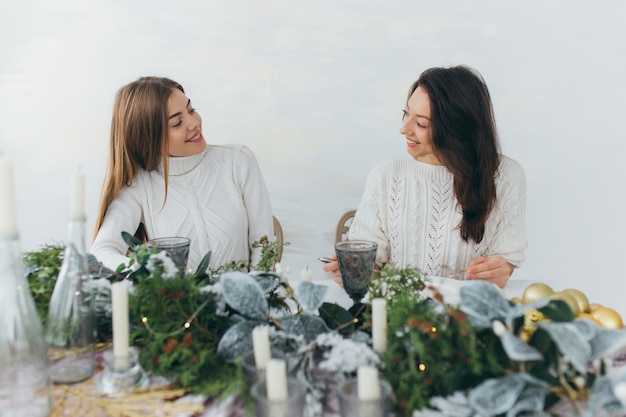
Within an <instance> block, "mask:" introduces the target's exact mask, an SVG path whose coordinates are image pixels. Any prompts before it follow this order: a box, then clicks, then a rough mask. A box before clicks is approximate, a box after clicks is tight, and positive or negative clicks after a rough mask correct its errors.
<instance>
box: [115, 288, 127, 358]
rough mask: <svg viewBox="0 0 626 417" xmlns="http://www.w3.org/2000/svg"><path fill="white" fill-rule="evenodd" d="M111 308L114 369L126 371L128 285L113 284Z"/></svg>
mask: <svg viewBox="0 0 626 417" xmlns="http://www.w3.org/2000/svg"><path fill="white" fill-rule="evenodd" d="M111 307H112V310H113V358H114V359H113V361H114V364H113V367H114V368H115V369H118V370H125V369H127V368H128V366H129V361H128V356H129V343H128V341H129V331H128V321H129V320H128V285H126V283H125V282H115V283H113V284H111Z"/></svg>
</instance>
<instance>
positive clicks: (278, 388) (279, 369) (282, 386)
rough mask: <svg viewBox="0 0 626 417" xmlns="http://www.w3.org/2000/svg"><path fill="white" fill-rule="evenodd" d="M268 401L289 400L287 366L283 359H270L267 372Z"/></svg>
mask: <svg viewBox="0 0 626 417" xmlns="http://www.w3.org/2000/svg"><path fill="white" fill-rule="evenodd" d="M265 384H266V387H267V399H268V400H270V401H284V400H286V399H287V365H286V364H285V361H284V360H283V359H270V360H269V361H268V362H267V369H266V370H265Z"/></svg>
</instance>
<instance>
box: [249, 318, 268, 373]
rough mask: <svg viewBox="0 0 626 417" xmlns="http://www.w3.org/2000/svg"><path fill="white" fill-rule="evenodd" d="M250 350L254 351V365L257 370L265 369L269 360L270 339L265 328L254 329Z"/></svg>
mask: <svg viewBox="0 0 626 417" xmlns="http://www.w3.org/2000/svg"><path fill="white" fill-rule="evenodd" d="M252 348H253V349H254V363H255V364H256V368H257V369H265V368H266V366H267V362H268V361H269V360H270V357H271V351H270V337H269V333H268V331H267V327H261V326H259V327H255V328H254V329H253V330H252Z"/></svg>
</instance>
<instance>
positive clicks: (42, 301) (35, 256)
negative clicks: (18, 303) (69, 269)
mask: <svg viewBox="0 0 626 417" xmlns="http://www.w3.org/2000/svg"><path fill="white" fill-rule="evenodd" d="M64 249H65V246H64V245H62V244H47V245H43V246H42V247H41V248H40V249H39V250H36V251H32V252H26V253H25V254H24V265H25V266H26V278H27V279H28V285H29V287H30V292H31V293H32V295H33V299H34V300H35V306H36V307H37V313H38V314H39V319H40V320H41V322H42V323H45V322H46V318H47V317H48V307H49V305H50V297H51V296H52V291H53V290H54V284H56V278H57V276H58V275H59V270H60V269H61V263H62V262H63V250H64Z"/></svg>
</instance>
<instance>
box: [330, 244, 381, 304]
mask: <svg viewBox="0 0 626 417" xmlns="http://www.w3.org/2000/svg"><path fill="white" fill-rule="evenodd" d="M376 249H378V244H377V243H376V242H370V241H368V240H344V241H342V242H337V243H336V244H335V253H336V254H337V261H338V262H339V272H340V273H341V281H342V283H343V288H344V290H346V293H348V295H349V296H350V298H351V299H352V301H353V302H354V304H357V303H359V302H360V301H361V299H362V298H363V296H365V294H366V293H367V287H368V285H369V283H370V280H371V279H372V272H374V261H375V260H376Z"/></svg>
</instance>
